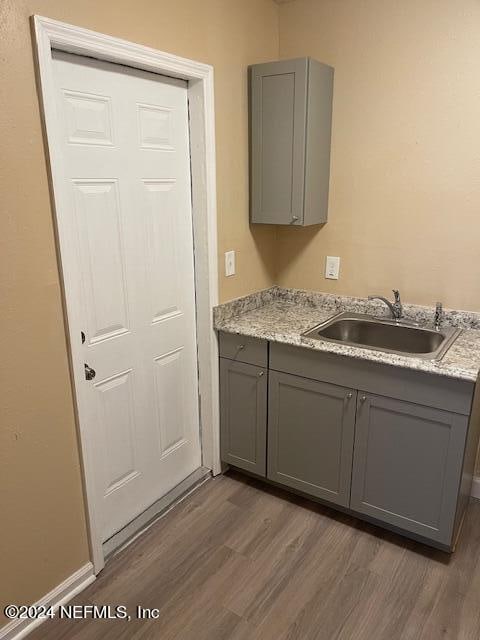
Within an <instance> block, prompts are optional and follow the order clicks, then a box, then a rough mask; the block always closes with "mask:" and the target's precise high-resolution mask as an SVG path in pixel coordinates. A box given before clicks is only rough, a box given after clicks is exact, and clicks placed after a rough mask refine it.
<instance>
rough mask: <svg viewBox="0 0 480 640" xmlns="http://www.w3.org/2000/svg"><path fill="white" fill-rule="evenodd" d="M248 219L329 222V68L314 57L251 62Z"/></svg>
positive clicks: (331, 78)
mask: <svg viewBox="0 0 480 640" xmlns="http://www.w3.org/2000/svg"><path fill="white" fill-rule="evenodd" d="M249 84H250V220H251V222H254V223H262V224H289V225H295V226H307V225H312V224H321V223H324V222H326V221H327V215H328V186H329V178H330V139H331V128H332V98H333V68H332V67H329V66H327V65H325V64H322V63H321V62H317V60H313V59H312V58H298V59H295V60H281V61H278V62H269V63H266V64H256V65H253V66H251V67H249Z"/></svg>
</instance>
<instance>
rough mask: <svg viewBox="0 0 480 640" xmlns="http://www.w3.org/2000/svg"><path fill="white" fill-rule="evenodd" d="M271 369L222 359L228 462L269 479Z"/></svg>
mask: <svg viewBox="0 0 480 640" xmlns="http://www.w3.org/2000/svg"><path fill="white" fill-rule="evenodd" d="M267 379H268V375H267V369H265V368H263V367H258V366H256V365H252V364H246V363H244V362H237V361H235V360H229V359H227V358H220V430H221V434H220V436H221V437H220V442H221V445H220V446H221V457H222V460H223V461H224V462H227V463H229V464H232V465H234V466H236V467H239V468H240V469H244V470H245V471H250V472H252V473H255V474H258V475H262V476H265V474H266V441H267Z"/></svg>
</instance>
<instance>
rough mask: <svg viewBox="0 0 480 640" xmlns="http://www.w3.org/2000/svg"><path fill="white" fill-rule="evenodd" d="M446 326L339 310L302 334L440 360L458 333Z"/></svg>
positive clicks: (319, 338)
mask: <svg viewBox="0 0 480 640" xmlns="http://www.w3.org/2000/svg"><path fill="white" fill-rule="evenodd" d="M460 331H461V330H460V329H455V328H454V327H445V328H442V329H440V330H439V331H436V330H434V329H425V328H423V327H417V326H412V325H409V324H407V323H402V321H398V322H395V321H394V320H392V321H389V320H383V319H382V320H380V319H378V318H374V317H372V316H368V315H364V314H360V313H348V312H344V313H340V314H338V315H336V316H334V317H333V318H330V319H329V320H327V321H326V322H323V323H322V324H320V325H317V326H316V327H314V328H313V329H310V330H309V331H306V332H305V333H304V334H303V336H305V337H306V338H314V339H317V340H327V341H331V342H337V343H342V344H347V345H351V346H355V347H367V348H369V349H376V350H380V351H387V352H388V353H398V354H401V355H407V356H415V357H417V358H426V359H429V360H439V359H440V358H442V356H443V355H444V354H445V352H446V351H447V349H448V348H449V347H450V346H451V345H452V343H453V341H454V340H455V339H456V338H457V336H458V335H459V333H460Z"/></svg>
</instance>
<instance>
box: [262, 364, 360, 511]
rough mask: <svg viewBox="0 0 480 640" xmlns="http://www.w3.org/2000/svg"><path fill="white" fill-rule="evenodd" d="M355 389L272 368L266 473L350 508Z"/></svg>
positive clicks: (275, 478)
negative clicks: (280, 371) (308, 378)
mask: <svg viewBox="0 0 480 640" xmlns="http://www.w3.org/2000/svg"><path fill="white" fill-rule="evenodd" d="M355 396H356V392H355V391H354V390H353V389H347V388H344V387H339V386H337V385H332V384H327V383H323V382H316V381H314V380H307V379H306V378H300V377H298V376H293V375H290V374H286V373H279V372H277V371H270V374H269V421H268V477H269V478H270V479H271V480H274V481H275V482H280V483H282V484H285V485H287V486H289V487H293V488H294V489H298V490H300V491H304V492H305V493H309V494H311V495H314V496H317V497H319V498H323V499H325V500H328V501H330V502H334V503H335V504H340V505H343V506H348V503H349V498H350V476H351V464H352V449H353V433H354V422H355Z"/></svg>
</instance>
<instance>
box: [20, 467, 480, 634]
mask: <svg viewBox="0 0 480 640" xmlns="http://www.w3.org/2000/svg"><path fill="white" fill-rule="evenodd" d="M73 602H74V603H77V604H92V603H93V604H99V605H103V604H111V605H126V606H127V607H128V608H129V612H130V613H131V614H132V620H131V621H130V622H127V621H125V620H124V621H121V620H100V621H99V620H85V621H78V620H77V621H65V620H58V619H55V620H52V621H48V622H45V623H44V624H42V625H41V626H40V627H38V628H37V629H36V630H35V631H34V632H33V633H32V634H31V635H30V636H29V640H40V639H41V640H61V639H62V640H63V639H68V640H94V639H95V640H96V639H100V638H102V640H122V639H128V640H227V639H228V640H313V639H315V640H427V639H428V640H442V639H443V640H445V639H448V640H479V638H480V502H476V501H472V502H471V504H470V506H469V509H468V513H467V517H466V521H465V523H464V526H463V531H462V534H461V538H460V542H459V544H458V547H457V551H456V552H455V553H454V554H453V555H452V556H449V555H447V554H445V553H442V552H440V551H435V550H433V549H429V548H428V547H425V546H423V545H420V544H417V543H415V542H412V541H409V540H407V539H405V538H402V537H400V536H397V535H395V534H393V533H389V532H386V531H383V530H382V529H379V528H376V527H374V526H371V525H369V524H365V523H362V522H361V521H359V520H356V519H355V518H352V517H350V516H346V515H343V514H339V513H337V512H335V511H333V510H330V509H328V508H326V507H323V506H320V505H317V504H315V503H312V502H309V501H307V500H304V499H302V498H299V497H296V496H292V495H289V494H288V493H285V492H283V491H281V490H277V489H274V488H269V487H265V485H263V484H260V483H259V482H256V481H254V480H251V479H246V478H244V477H242V476H240V475H237V474H235V473H229V474H227V475H226V476H221V477H218V478H215V479H210V480H208V481H207V482H206V483H205V484H204V485H203V486H201V487H200V488H199V489H198V490H197V491H196V492H194V493H193V494H192V495H191V496H189V497H188V498H187V499H186V500H185V501H184V502H182V503H180V504H179V505H177V506H176V507H175V508H174V509H173V510H172V511H170V512H169V513H168V514H167V515H166V516H165V517H164V518H162V519H161V520H159V521H158V522H157V523H155V524H154V525H153V526H152V527H151V528H150V529H149V530H148V531H147V532H146V533H145V534H143V535H142V536H141V537H140V538H138V539H137V540H136V541H135V542H134V543H133V544H132V545H131V546H129V547H127V548H126V549H124V550H123V551H122V552H120V553H119V554H118V555H117V556H115V557H114V558H113V559H112V560H111V561H110V562H109V563H107V566H106V568H105V569H104V571H103V572H102V573H101V574H100V575H99V577H98V579H97V580H96V582H94V583H93V584H92V585H91V586H90V587H89V588H88V589H86V590H85V591H84V592H83V593H81V594H80V595H79V596H78V597H77V598H76V599H75V600H74V601H73ZM137 605H141V606H142V607H156V608H158V609H159V610H160V617H159V619H156V620H136V619H134V618H135V611H136V606H137Z"/></svg>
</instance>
